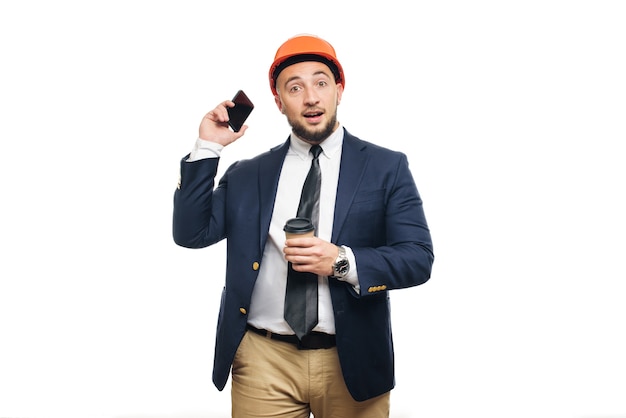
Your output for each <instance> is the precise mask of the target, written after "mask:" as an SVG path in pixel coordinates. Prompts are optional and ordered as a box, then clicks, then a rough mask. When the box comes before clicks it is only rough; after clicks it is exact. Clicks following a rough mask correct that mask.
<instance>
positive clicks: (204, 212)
mask: <svg viewBox="0 0 626 418" xmlns="http://www.w3.org/2000/svg"><path fill="white" fill-rule="evenodd" d="M288 148H289V140H287V141H286V142H285V143H283V144H282V145H279V146H277V147H275V148H273V149H271V150H270V151H268V152H266V153H263V154H261V155H259V156H257V157H255V158H252V159H249V160H243V161H238V162H236V163H234V164H232V165H231V166H230V167H229V168H228V170H227V171H226V172H225V174H224V176H223V177H222V178H221V179H220V181H219V184H218V186H217V187H216V188H215V187H214V186H215V176H216V173H217V166H218V159H216V158H212V159H205V160H200V161H196V162H192V163H187V162H186V161H185V160H186V158H187V157H185V158H183V160H182V161H181V178H180V183H179V187H178V189H177V190H176V191H175V193H174V212H173V237H174V241H175V242H176V244H178V245H180V246H183V247H189V248H202V247H206V246H209V245H211V244H214V243H216V242H218V241H220V240H222V239H224V238H226V240H227V261H226V282H225V286H224V288H223V291H222V297H221V306H220V311H219V316H218V320H217V334H216V342H215V359H214V366H213V382H214V384H215V386H216V387H217V388H218V389H219V390H222V389H223V388H224V386H225V385H226V382H227V380H228V377H229V374H230V370H231V366H232V361H233V358H234V356H235V352H236V351H237V347H238V346H239V343H240V341H241V339H242V337H243V335H244V333H245V332H246V323H247V313H248V309H249V306H250V299H251V295H252V289H253V287H254V282H255V280H256V278H257V275H258V272H259V267H260V263H262V261H263V260H262V256H263V248H264V246H265V243H266V240H267V237H268V231H269V225H270V218H271V216H272V211H273V207H274V198H275V195H276V189H277V186H278V178H279V176H280V171H281V167H282V164H283V161H284V158H285V155H286V153H287V150H288ZM331 241H332V242H333V243H335V244H337V245H346V246H349V247H350V248H351V249H352V251H353V252H354V255H355V258H356V265H357V268H358V274H359V283H360V293H359V294H357V293H356V292H355V291H354V288H353V287H352V286H351V285H349V284H348V283H345V282H342V281H339V280H335V279H329V285H330V294H331V299H332V304H333V311H334V316H335V327H336V333H337V335H336V340H337V351H338V354H339V360H340V363H341V370H342V373H343V376H344V379H345V382H346V385H347V387H348V390H349V391H350V393H351V395H352V397H353V398H354V399H355V400H357V401H363V400H366V399H369V398H372V397H375V396H378V395H381V394H383V393H385V392H388V391H390V390H391V389H392V388H393V387H394V385H395V380H394V352H393V340H392V332H391V319H390V310H389V308H390V306H389V297H388V291H389V290H392V289H399V288H406V287H410V286H416V285H420V284H422V283H425V282H426V281H427V280H428V279H429V278H430V274H431V268H432V264H433V260H434V255H433V247H432V241H431V236H430V231H429V229H428V225H427V223H426V219H425V217H424V211H423V208H422V200H421V198H420V195H419V193H418V190H417V188H416V186H415V182H414V180H413V177H412V175H411V172H410V170H409V166H408V161H407V158H406V156H405V155H404V154H403V153H400V152H396V151H391V150H388V149H386V148H383V147H380V146H377V145H374V144H372V143H369V142H366V141H363V140H360V139H358V138H356V137H355V136H353V135H351V134H349V133H348V132H347V131H345V135H344V141H343V152H342V157H341V169H340V174H339V184H338V186H337V199H336V203H335V215H334V222H333V232H332V238H331Z"/></svg>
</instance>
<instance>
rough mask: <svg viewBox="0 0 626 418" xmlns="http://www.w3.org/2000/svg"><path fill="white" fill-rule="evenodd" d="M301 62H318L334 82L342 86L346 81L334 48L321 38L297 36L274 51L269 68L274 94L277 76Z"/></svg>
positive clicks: (274, 92)
mask: <svg viewBox="0 0 626 418" xmlns="http://www.w3.org/2000/svg"><path fill="white" fill-rule="evenodd" d="M303 61H319V62H322V63H324V64H326V65H327V66H328V68H330V69H331V71H332V72H333V75H334V76H335V81H336V82H337V83H341V84H342V85H343V86H345V84H346V80H345V78H344V75H343V68H342V67H341V64H340V63H339V60H338V59H337V55H336V54H335V48H333V46H332V45H331V44H329V43H328V42H326V41H325V40H323V39H322V38H320V37H318V36H315V35H297V36H294V37H293V38H289V39H288V40H287V41H285V43H283V44H282V45H281V46H280V47H279V48H278V51H276V56H275V57H274V62H273V63H272V66H271V67H270V74H269V75H270V88H271V89H272V93H273V94H274V95H276V94H278V93H277V92H276V79H277V78H278V74H280V72H281V71H282V70H284V69H285V68H286V67H288V66H289V65H292V64H295V63H298V62H303Z"/></svg>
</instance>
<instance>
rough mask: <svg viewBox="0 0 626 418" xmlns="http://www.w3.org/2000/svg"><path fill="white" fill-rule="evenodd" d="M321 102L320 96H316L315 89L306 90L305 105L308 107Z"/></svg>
mask: <svg viewBox="0 0 626 418" xmlns="http://www.w3.org/2000/svg"><path fill="white" fill-rule="evenodd" d="M319 101H320V99H319V96H318V95H317V94H316V92H315V89H306V90H305V96H304V103H305V104H306V105H307V106H312V105H316V104H318V103H319Z"/></svg>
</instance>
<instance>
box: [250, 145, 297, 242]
mask: <svg viewBox="0 0 626 418" xmlns="http://www.w3.org/2000/svg"><path fill="white" fill-rule="evenodd" d="M288 149H289V139H287V141H286V142H285V143H283V144H282V145H278V146H276V147H274V148H272V149H271V150H270V151H269V153H268V155H267V156H266V158H260V159H259V172H258V173H257V179H258V187H259V216H260V219H259V228H261V230H260V234H259V236H260V238H261V239H260V242H259V246H260V248H263V246H264V245H265V242H266V240H267V236H268V234H269V228H270V221H271V220H272V212H273V211H274V201H275V200H276V190H277V189H278V179H279V178H280V172H281V170H282V167H283V162H284V161H285V155H287V150H288Z"/></svg>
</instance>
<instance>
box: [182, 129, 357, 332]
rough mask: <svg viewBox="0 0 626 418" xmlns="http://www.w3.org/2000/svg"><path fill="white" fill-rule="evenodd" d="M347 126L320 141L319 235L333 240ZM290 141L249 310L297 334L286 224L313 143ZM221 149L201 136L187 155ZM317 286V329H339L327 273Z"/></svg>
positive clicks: (268, 324) (215, 153) (352, 278)
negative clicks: (289, 318) (288, 315)
mask: <svg viewBox="0 0 626 418" xmlns="http://www.w3.org/2000/svg"><path fill="white" fill-rule="evenodd" d="M343 132H344V131H343V129H342V128H341V127H339V128H338V129H336V130H335V132H334V133H333V134H332V135H331V136H330V137H328V138H327V139H326V140H325V141H324V142H322V143H321V144H320V145H321V147H322V150H323V152H322V153H321V154H320V157H319V162H320V170H321V173H322V186H321V191H320V208H319V210H320V216H319V225H318V229H317V236H318V237H319V238H321V239H323V240H326V241H329V242H330V239H331V234H332V230H333V218H334V212H335V198H336V193H337V182H338V179H339V166H340V162H341V151H342V143H343ZM290 142H291V145H290V147H289V150H288V151H287V155H286V156H285V161H284V163H283V167H282V171H281V174H280V179H279V181H278V189H277V191H276V201H275V204H274V212H273V213H272V219H271V222H270V229H269V237H268V240H267V243H266V245H265V251H264V253H263V259H262V261H261V268H260V270H259V276H258V278H257V280H256V283H255V286H254V291H253V292H252V301H251V303H250V309H249V314H248V323H249V324H250V325H252V326H254V327H257V328H262V329H267V330H269V331H272V332H275V333H278V334H293V331H292V330H291V328H290V327H289V325H288V324H287V322H286V321H285V320H284V318H283V309H284V301H285V287H286V283H287V261H286V260H285V258H284V253H283V248H284V246H285V232H284V231H283V226H284V225H285V222H286V221H287V219H289V218H293V217H295V216H296V213H297V211H298V204H299V202H300V193H301V191H302V185H303V184H304V180H305V178H306V176H307V173H308V171H309V168H310V166H311V160H312V158H313V157H312V155H311V154H310V153H309V149H310V148H311V145H310V144H307V143H306V142H304V141H302V140H301V139H299V138H298V137H297V136H296V135H295V134H293V133H292V134H291V141H290ZM222 149H223V147H222V146H221V145H219V144H216V143H211V142H208V141H204V140H201V139H198V140H197V141H196V146H195V147H194V150H193V151H192V152H191V155H190V157H189V159H188V160H187V161H188V162H192V161H196V160H199V159H203V158H216V157H219V156H220V155H221V151H222ZM345 248H346V255H347V256H348V260H349V262H350V272H349V273H348V275H347V276H346V277H345V278H344V279H343V280H344V281H347V282H348V283H350V284H352V286H354V288H355V290H357V292H358V286H359V284H358V276H357V270H356V263H355V260H354V254H353V253H352V251H351V250H350V248H348V247H345ZM318 289H319V292H318V294H319V308H318V318H319V321H318V324H317V326H316V327H315V328H314V330H315V331H321V332H326V333H329V334H334V333H335V321H334V316H333V310H332V302H331V299H330V290H329V288H328V278H327V277H325V276H319V277H318Z"/></svg>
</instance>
